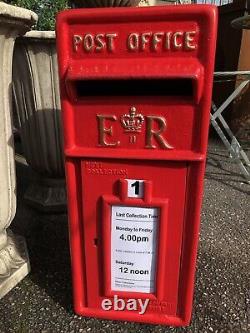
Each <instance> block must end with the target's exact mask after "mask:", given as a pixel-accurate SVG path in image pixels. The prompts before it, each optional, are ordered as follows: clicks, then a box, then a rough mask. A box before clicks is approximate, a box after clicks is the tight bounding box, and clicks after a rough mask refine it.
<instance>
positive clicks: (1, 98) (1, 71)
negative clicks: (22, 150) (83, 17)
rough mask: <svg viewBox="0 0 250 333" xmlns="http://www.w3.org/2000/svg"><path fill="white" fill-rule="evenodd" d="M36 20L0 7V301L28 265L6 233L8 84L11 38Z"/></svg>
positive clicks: (12, 189)
mask: <svg viewBox="0 0 250 333" xmlns="http://www.w3.org/2000/svg"><path fill="white" fill-rule="evenodd" d="M36 19H37V15H36V14H35V13H33V12H31V11H29V10H26V9H22V8H18V7H14V6H9V5H7V4H4V3H2V2H1V3H0V45H1V48H0V152H1V154H0V175H1V176H0V298H1V297H2V296H3V295H4V294H6V292H7V291H9V290H10V289H11V288H12V287H13V286H14V285H15V284H16V283H18V282H19V281H20V280H21V279H22V278H23V277H24V273H25V272H26V274H27V271H28V265H29V264H28V257H27V256H26V254H25V251H24V252H23V253H22V254H21V253H20V251H19V248H20V246H19V245H18V244H19V243H20V240H19V239H18V241H17V238H16V237H15V236H13V235H11V234H10V232H9V233H7V228H8V227H9V225H10V224H11V222H12V220H13V218H14V216H15V212H16V179H15V165H14V144H13V136H12V126H11V123H12V121H11V113H12V91H11V82H12V56H13V47H14V42H15V38H16V37H17V36H18V35H19V34H23V33H25V32H26V31H27V30H28V29H29V28H30V26H32V25H33V24H34V23H35V21H36ZM17 242H18V244H17ZM21 258H22V259H21ZM25 267H26V269H25Z"/></svg>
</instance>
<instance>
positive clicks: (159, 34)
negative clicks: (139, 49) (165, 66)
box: [152, 32, 164, 51]
mask: <svg viewBox="0 0 250 333" xmlns="http://www.w3.org/2000/svg"><path fill="white" fill-rule="evenodd" d="M163 35H164V32H156V33H155V34H153V40H152V47H153V50H155V51H156V50H157V48H158V44H159V43H160V42H162V37H163Z"/></svg>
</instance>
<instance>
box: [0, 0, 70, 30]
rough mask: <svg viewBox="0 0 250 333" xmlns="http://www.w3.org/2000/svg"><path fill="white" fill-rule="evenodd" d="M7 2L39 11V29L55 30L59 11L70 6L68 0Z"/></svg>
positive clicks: (14, 0) (15, 0)
mask: <svg viewBox="0 0 250 333" xmlns="http://www.w3.org/2000/svg"><path fill="white" fill-rule="evenodd" d="M5 2H6V3H9V4H10V5H15V6H19V7H23V8H27V9H30V10H32V11H34V12H35V13H37V14H38V23H37V29H38V30H54V29H55V16H56V14H57V12H59V11H60V10H63V9H65V8H68V1H67V0H6V1H5Z"/></svg>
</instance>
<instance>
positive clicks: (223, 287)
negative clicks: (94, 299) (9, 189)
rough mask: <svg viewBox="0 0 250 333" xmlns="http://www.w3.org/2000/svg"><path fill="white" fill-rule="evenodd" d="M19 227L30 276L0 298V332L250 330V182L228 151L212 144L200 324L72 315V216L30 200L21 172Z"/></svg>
mask: <svg viewBox="0 0 250 333" xmlns="http://www.w3.org/2000/svg"><path fill="white" fill-rule="evenodd" d="M17 177H18V208H17V214H16V217H15V220H14V221H13V223H12V230H13V231H14V232H18V233H19V234H22V235H24V236H25V238H26V240H27V243H28V248H29V254H30V260H31V267H32V271H31V273H30V274H29V275H28V276H27V277H26V278H25V279H24V280H23V281H22V282H21V283H19V285H18V286H17V287H16V288H14V289H13V290H12V291H11V292H10V293H9V294H8V295H6V296H5V297H4V298H3V299H2V300H0V333H12V332H15V333H28V332H29V333H50V332H51V333H59V332H63V333H77V332H116V333H119V332H122V333H134V332H136V333H139V332H147V333H148V332H152V333H158V332H159V333H160V332H192V333H193V332H199V333H200V332H204V333H205V332H233V333H237V332H250V288H249V287H250V286H249V281H250V280H249V276H250V269H249V267H250V260H249V256H248V254H249V250H250V246H249V244H250V241H249V240H250V232H249V222H250V219H249V212H250V200H249V193H250V185H247V184H245V183H244V182H243V179H242V178H241V177H239V175H238V168H237V166H236V165H235V164H232V163H231V162H230V160H229V159H228V156H227V153H226V151H225V149H224V147H223V146H221V145H220V144H219V143H218V142H217V141H214V140H213V141H211V142H210V146H209V155H208V161H207V172H206V179H205V196H204V201H203V210H202V227H201V237H200V247H199V255H198V267H197V274H196V291H195V296H194V307H193V319H192V323H191V325H190V326H189V327H188V328H171V327H170V328H168V327H163V326H153V325H144V324H136V323H128V322H125V323H124V322H116V321H105V320H96V319H89V318H81V317H78V316H76V315H75V314H74V313H73V310H72V299H71V280H70V258H69V249H68V235H67V216H66V215H42V214H39V213H37V212H36V211H34V210H32V209H30V208H28V207H27V206H25V204H24V203H23V200H22V197H23V191H24V189H25V188H26V187H27V182H28V180H29V173H28V172H27V170H26V168H24V167H23V166H18V167H17Z"/></svg>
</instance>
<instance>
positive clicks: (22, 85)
mask: <svg viewBox="0 0 250 333" xmlns="http://www.w3.org/2000/svg"><path fill="white" fill-rule="evenodd" d="M57 70H58V69H57V56H56V47H55V40H53V39H52V40H51V39H50V40H48V39H42V38H41V39H40V40H39V39H31V38H22V40H20V41H19V42H18V43H17V44H16V46H15V50H14V60H13V81H14V96H15V103H16V109H17V113H18V117H19V121H20V130H21V139H22V144H23V148H24V152H25V157H26V159H27V161H28V163H29V164H30V166H31V167H32V168H33V169H34V170H35V171H36V172H39V173H40V174H43V175H45V176H47V177H62V176H63V175H64V163H63V154H62V151H63V150H62V128H61V115H60V113H61V106H60V95H59V79H58V73H57Z"/></svg>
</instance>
